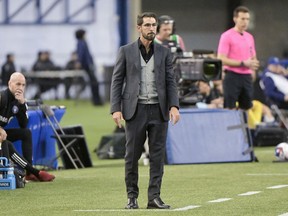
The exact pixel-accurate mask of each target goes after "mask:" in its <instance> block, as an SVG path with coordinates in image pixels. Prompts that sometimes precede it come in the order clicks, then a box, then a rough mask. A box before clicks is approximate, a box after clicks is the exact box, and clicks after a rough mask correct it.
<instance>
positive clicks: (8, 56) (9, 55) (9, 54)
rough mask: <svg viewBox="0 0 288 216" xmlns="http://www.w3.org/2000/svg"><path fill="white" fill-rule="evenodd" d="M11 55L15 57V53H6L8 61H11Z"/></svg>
mask: <svg viewBox="0 0 288 216" xmlns="http://www.w3.org/2000/svg"><path fill="white" fill-rule="evenodd" d="M11 57H14V54H13V53H8V54H7V55H6V60H7V61H10V59H11Z"/></svg>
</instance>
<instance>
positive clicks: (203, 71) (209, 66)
mask: <svg viewBox="0 0 288 216" xmlns="http://www.w3.org/2000/svg"><path fill="white" fill-rule="evenodd" d="M174 71H175V73H176V79H177V81H178V83H181V82H182V81H199V80H204V81H211V80H219V79H221V73H222V62H221V60H218V59H211V58H193V57H189V58H185V57H181V58H179V57H178V58H177V59H176V60H175V63H174Z"/></svg>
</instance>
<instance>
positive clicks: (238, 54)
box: [218, 28, 256, 74]
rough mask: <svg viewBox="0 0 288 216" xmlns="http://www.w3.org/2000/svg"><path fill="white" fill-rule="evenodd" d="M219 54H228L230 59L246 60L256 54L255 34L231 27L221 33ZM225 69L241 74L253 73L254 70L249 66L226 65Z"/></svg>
mask: <svg viewBox="0 0 288 216" xmlns="http://www.w3.org/2000/svg"><path fill="white" fill-rule="evenodd" d="M218 54H222V55H226V56H227V57H228V58H230V59H235V60H238V61H245V60H247V59H249V58H251V57H255V56H256V51H255V43H254V38H253V36H252V35H251V34H250V33H248V32H246V31H245V32H243V34H240V33H239V32H237V31H236V30H235V29H234V28H231V29H229V30H227V31H226V32H224V33H223V34H222V35H221V38H220V41H219V45H218ZM224 69H227V70H231V71H234V72H235V73H240V74H251V73H252V70H251V69H249V68H247V67H240V66H239V67H235V66H234V67H232V66H227V65H225V66H224Z"/></svg>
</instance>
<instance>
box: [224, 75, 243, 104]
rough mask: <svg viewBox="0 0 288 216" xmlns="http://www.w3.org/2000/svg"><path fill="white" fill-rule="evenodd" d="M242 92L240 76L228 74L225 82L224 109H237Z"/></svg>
mask: <svg viewBox="0 0 288 216" xmlns="http://www.w3.org/2000/svg"><path fill="white" fill-rule="evenodd" d="M240 91H241V85H240V83H239V75H237V74H235V73H233V72H226V74H225V78H224V81H223V96H224V108H228V109H236V102H237V100H238V96H239V94H240Z"/></svg>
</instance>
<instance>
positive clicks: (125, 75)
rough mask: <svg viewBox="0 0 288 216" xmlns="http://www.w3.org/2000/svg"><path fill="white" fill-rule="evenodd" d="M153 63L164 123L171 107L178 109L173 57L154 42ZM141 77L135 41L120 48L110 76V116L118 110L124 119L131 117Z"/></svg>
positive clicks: (138, 54) (138, 53) (135, 104)
mask: <svg viewBox="0 0 288 216" xmlns="http://www.w3.org/2000/svg"><path fill="white" fill-rule="evenodd" d="M154 62H155V63H154V64H155V65H154V71H155V76H156V77H155V79H156V87H157V93H158V99H159V104H160V108H161V112H162V115H163V118H164V120H166V121H168V120H169V109H170V107H172V106H175V107H177V108H178V107H179V100H178V96H177V86H176V81H175V76H174V71H173V69H172V55H171V53H170V51H169V49H167V48H165V47H163V46H162V45H159V44H157V43H154ZM140 75H141V63H140V50H139V46H138V41H135V42H133V43H130V44H128V45H125V46H122V47H120V49H119V53H118V57H117V60H116V64H115V67H114V71H113V76H112V84H111V96H110V101H111V113H114V112H116V111H121V112H122V114H123V118H124V119H125V120H129V119H131V118H132V117H133V115H134V113H135V111H136V107H137V102H138V95H139V91H140Z"/></svg>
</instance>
